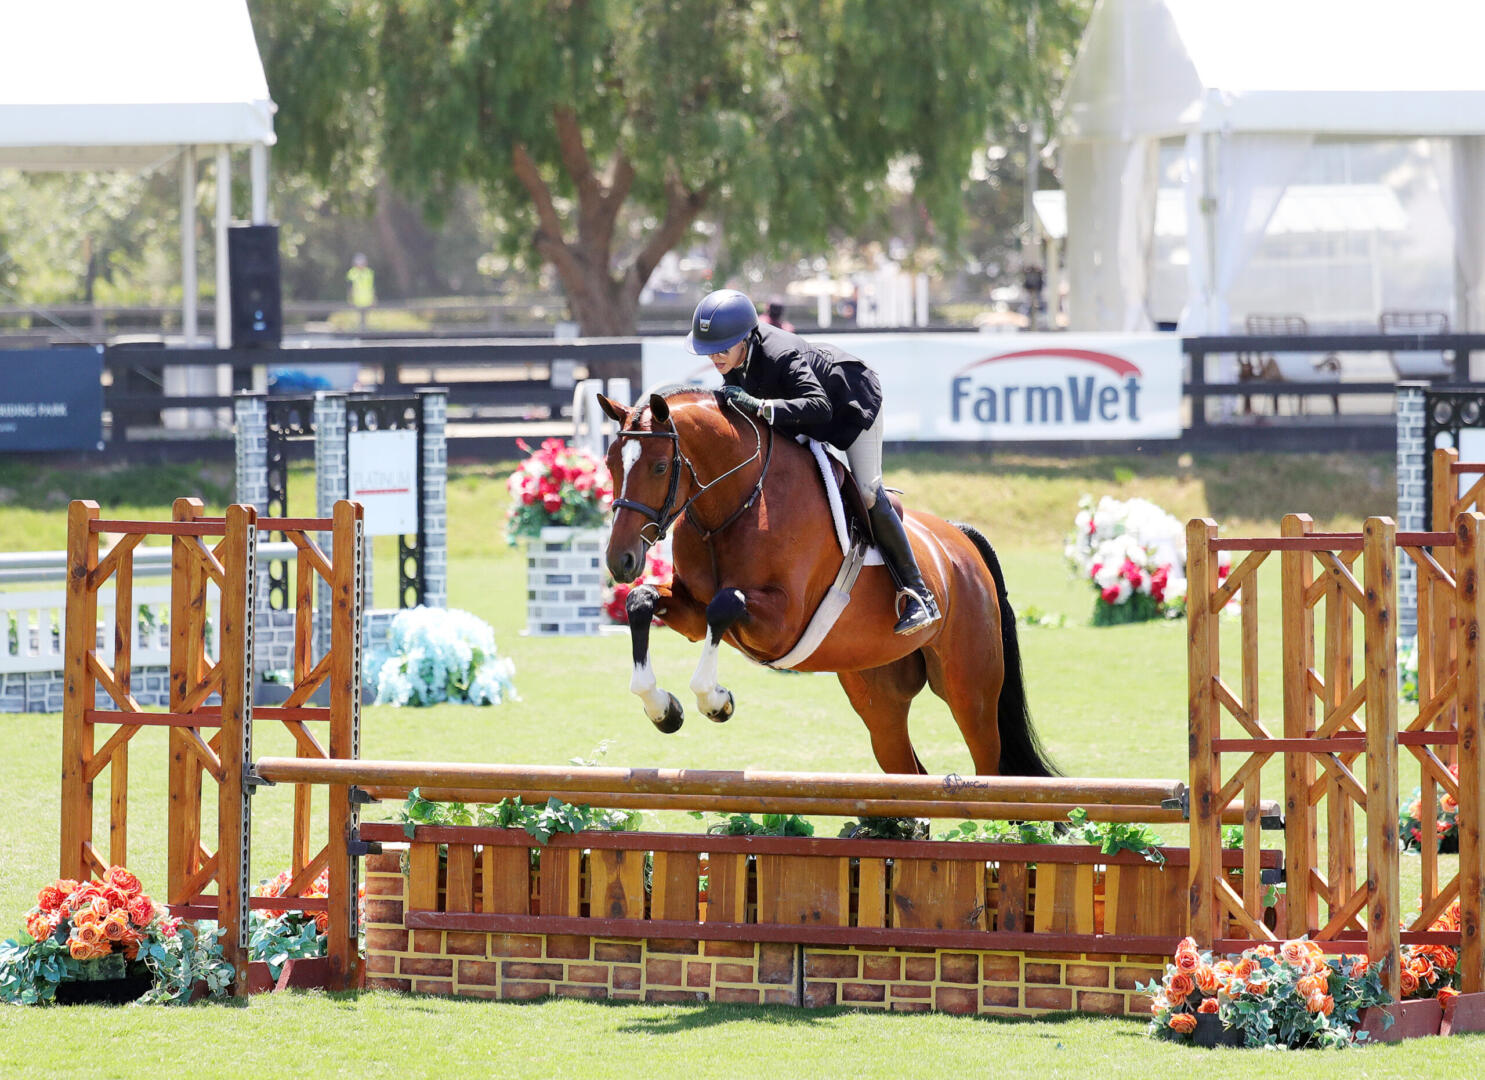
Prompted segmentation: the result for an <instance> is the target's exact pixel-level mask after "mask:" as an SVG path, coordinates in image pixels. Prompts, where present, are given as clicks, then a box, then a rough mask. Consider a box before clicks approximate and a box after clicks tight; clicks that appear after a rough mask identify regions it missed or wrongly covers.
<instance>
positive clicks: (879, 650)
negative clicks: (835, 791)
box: [599, 386, 1055, 776]
mask: <svg viewBox="0 0 1485 1080" xmlns="http://www.w3.org/2000/svg"><path fill="white" fill-rule="evenodd" d="M599 405H600V407H601V408H602V409H603V411H604V412H605V413H606V414H608V416H610V417H611V418H612V419H614V420H616V421H618V423H619V432H618V435H617V437H616V439H615V440H614V443H613V445H612V446H611V447H610V448H609V452H608V466H609V469H610V471H611V472H612V474H613V477H614V486H615V489H616V492H617V494H616V495H615V499H614V507H613V510H614V518H613V527H612V531H611V532H610V535H609V541H608V548H607V551H606V558H607V561H608V569H609V572H610V573H611V574H612V575H613V577H614V580H616V581H619V582H630V581H633V580H634V579H635V578H636V577H638V576H639V574H640V573H641V571H642V570H643V568H644V565H645V554H646V552H647V551H648V549H649V547H650V546H651V545H652V544H654V543H655V542H657V541H658V540H660V539H661V538H662V537H663V536H664V535H665V533H666V532H667V531H668V530H669V529H670V528H671V527H672V526H675V535H674V540H673V555H674V567H675V570H674V575H673V580H672V582H671V584H670V585H668V586H651V585H641V586H639V587H637V588H635V589H633V590H632V591H631V592H630V593H629V597H628V600H627V613H628V617H629V627H630V632H631V636H632V641H633V647H634V674H633V678H632V680H631V682H630V687H629V688H630V690H631V691H632V692H633V693H635V694H637V695H639V697H640V698H641V699H642V700H643V702H644V709H645V714H646V715H647V716H648V717H649V719H650V720H651V722H653V723H654V724H655V726H656V727H657V728H659V729H660V730H661V731H662V732H667V733H669V732H673V731H675V730H676V729H678V728H679V727H680V726H681V722H682V720H683V719H684V712H683V710H682V707H681V703H680V702H679V701H678V700H677V699H676V697H675V695H674V694H671V693H669V692H667V691H665V690H663V689H661V688H660V687H659V686H658V685H657V684H656V680H655V675H654V672H653V670H652V668H651V665H650V656H649V634H650V624H651V621H652V619H653V618H655V617H657V616H658V617H659V618H660V619H662V620H663V621H664V623H665V625H666V626H669V627H670V628H671V629H673V630H675V631H677V632H678V633H680V634H682V635H684V636H685V637H686V638H688V639H689V640H691V641H701V642H703V645H702V652H701V660H700V662H699V663H698V665H697V667H696V672H695V674H694V675H693V676H692V679H691V690H692V692H693V693H694V694H695V695H696V701H697V705H698V707H699V708H700V710H701V712H702V713H703V715H705V716H707V717H708V718H710V719H712V720H715V721H718V722H721V721H724V720H727V719H729V718H730V717H731V716H732V714H733V711H734V707H735V705H734V700H733V696H732V693H731V692H730V691H729V690H727V689H726V687H723V686H720V685H718V683H717V665H718V648H719V645H720V643H721V642H722V641H723V640H726V641H727V643H728V644H729V645H731V646H733V647H734V648H735V649H737V650H739V651H740V652H742V653H744V654H745V655H747V656H749V657H751V658H752V659H754V660H756V661H758V662H760V663H767V662H769V661H773V660H778V659H780V658H782V657H784V656H785V655H786V654H787V653H788V652H789V651H790V650H791V649H793V648H794V646H795V643H796V642H797V641H799V639H800V637H801V635H802V634H803V632H804V629H805V627H806V625H807V624H808V623H809V621H810V618H811V616H812V615H813V614H814V612H815V609H816V608H817V607H818V606H819V604H820V601H821V599H822V597H824V596H825V594H826V592H827V590H828V589H829V588H830V587H831V585H832V583H833V581H834V579H835V575H836V573H837V571H838V570H839V569H840V566H841V552H840V546H839V544H838V542H837V541H836V538H835V532H834V529H833V528H832V524H831V516H830V508H829V502H828V497H827V495H826V493H825V488H824V484H823V482H822V480H821V477H820V473H819V469H818V467H817V466H816V464H815V460H814V458H813V456H812V455H811V453H810V452H809V451H808V450H807V449H806V448H805V447H803V446H801V445H800V444H798V443H796V442H795V441H794V440H793V439H791V438H788V437H785V436H778V437H775V433H774V431H773V429H772V428H771V427H769V426H768V425H767V424H764V423H763V422H762V421H755V420H753V419H752V418H751V417H749V416H746V415H744V414H743V413H741V412H740V411H738V410H737V409H736V408H735V407H732V406H730V405H728V404H727V403H726V402H725V400H724V399H723V398H721V397H720V395H718V394H716V393H714V392H713V391H711V390H707V389H704V388H700V387H680V386H673V387H664V388H661V389H660V390H658V391H657V392H656V393H654V394H651V395H650V398H649V401H648V402H647V403H645V404H643V405H640V406H638V407H636V408H633V409H628V408H625V407H624V406H622V405H619V404H616V403H615V402H613V401H610V400H609V399H608V398H605V397H602V396H600V397H599ZM904 524H905V525H906V526H907V531H908V536H909V538H910V539H911V541H912V545H913V550H914V552H915V553H916V555H917V558H918V565H919V567H920V568H921V569H922V572H923V578H924V581H925V582H926V583H927V584H928V586H929V587H930V588H931V589H932V590H933V592H934V595H935V596H936V597H937V599H938V604H939V608H940V610H941V611H942V612H943V618H942V619H940V620H939V621H938V622H936V623H934V624H932V625H931V626H928V627H924V628H923V629H921V630H918V631H916V632H914V633H911V634H905V635H897V634H894V633H893V632H892V627H893V623H894V622H895V621H896V618H897V616H896V587H895V585H894V584H893V582H892V579H891V578H890V577H889V575H888V573H887V570H886V568H885V567H882V566H868V567H865V568H863V569H862V570H861V572H860V575H859V577H858V578H857V580H856V584H855V588H854V590H853V591H852V593H851V599H850V603H849V605H848V606H847V607H846V609H845V611H844V612H843V613H842V614H841V616H840V620H839V621H838V622H837V623H836V624H835V627H834V629H833V630H832V631H831V632H830V634H829V635H828V636H827V637H826V638H825V640H824V641H823V642H822V643H821V644H820V646H819V647H818V648H817V649H816V650H815V651H814V653H813V654H812V655H810V656H809V657H808V658H807V659H805V660H803V661H802V662H800V663H798V664H795V665H793V666H794V669H795V670H798V671H829V672H834V673H835V674H836V676H837V677H838V678H839V680H840V684H841V686H842V687H843V688H844V689H845V692H846V696H847V698H849V699H850V702H851V705H852V707H854V708H855V710H856V712H857V713H858V714H859V715H860V716H861V719H862V720H863V721H865V723H866V727H867V730H868V731H869V732H870V734H871V748H872V753H873V754H874V755H875V756H876V760H877V764H878V765H879V766H880V767H881V768H882V770H883V771H884V772H888V773H923V772H925V771H926V770H925V769H924V768H923V762H922V761H921V760H919V758H918V755H917V753H916V752H915V751H914V749H913V744H912V741H911V739H910V738H909V736H908V724H907V720H908V708H909V706H910V705H911V703H912V700H913V698H914V696H916V695H917V694H918V692H919V691H920V690H922V689H923V687H924V685H925V684H926V685H927V686H929V687H931V688H932V690H933V692H934V693H935V694H937V695H938V696H939V697H940V698H942V699H943V700H944V701H945V702H946V703H947V704H948V706H949V709H950V711H951V712H952V713H953V715H954V720H955V722H956V723H957V724H958V725H959V730H960V732H961V733H962V735H963V736H964V741H965V743H966V744H967V745H968V747H969V752H970V756H971V757H972V758H973V760H974V766H975V772H976V774H979V775H997V774H999V775H1015V776H1051V775H1055V773H1054V770H1053V769H1052V768H1051V766H1050V765H1049V764H1048V763H1047V761H1046V757H1045V754H1044V752H1043V751H1042V748H1041V745H1040V743H1039V741H1038V739H1037V736H1036V734H1035V732H1034V731H1033V729H1032V727H1031V718H1030V715H1029V713H1028V711H1027V707H1026V694H1025V686H1024V683H1023V680H1022V675H1021V657H1020V650H1019V647H1018V645H1017V641H1016V617H1015V614H1014V612H1013V611H1012V610H1011V605H1010V602H1009V601H1008V599H1007V597H1006V589H1005V578H1004V575H1003V573H1002V571H1001V568H1000V561H999V559H997V558H996V555H995V552H994V550H993V549H992V548H991V547H990V544H989V542H988V541H987V540H986V539H985V538H984V537H983V536H982V535H980V533H979V532H978V531H977V530H976V529H974V528H972V527H970V526H967V525H952V524H950V523H948V522H946V521H943V520H941V519H939V518H936V517H933V516H932V515H930V514H924V513H919V512H915V511H910V512H908V513H907V514H905V515H904Z"/></svg>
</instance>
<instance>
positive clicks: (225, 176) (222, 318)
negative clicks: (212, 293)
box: [217, 146, 232, 349]
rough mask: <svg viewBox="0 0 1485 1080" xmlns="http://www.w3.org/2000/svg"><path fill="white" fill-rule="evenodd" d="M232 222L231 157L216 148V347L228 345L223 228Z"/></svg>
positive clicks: (229, 318)
mask: <svg viewBox="0 0 1485 1080" xmlns="http://www.w3.org/2000/svg"><path fill="white" fill-rule="evenodd" d="M231 223H232V155H231V151H229V150H228V149H227V148H226V147H225V146H219V147H217V348H219V349H226V348H229V347H230V346H231V345H232V294H231V284H230V282H229V276H228V266H227V226H228V225H230V224H231Z"/></svg>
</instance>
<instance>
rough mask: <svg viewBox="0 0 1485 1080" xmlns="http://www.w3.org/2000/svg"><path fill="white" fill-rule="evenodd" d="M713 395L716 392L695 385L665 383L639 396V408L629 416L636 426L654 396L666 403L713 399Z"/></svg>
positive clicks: (648, 409) (647, 410)
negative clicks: (673, 400)
mask: <svg viewBox="0 0 1485 1080" xmlns="http://www.w3.org/2000/svg"><path fill="white" fill-rule="evenodd" d="M715 394H716V391H715V390H713V389H711V388H710V387H706V386H697V385H696V384H695V383H665V384H663V385H661V386H656V387H653V388H652V389H649V390H646V391H645V392H644V393H643V394H642V395H641V397H640V403H639V407H638V409H636V410H635V412H634V413H633V414H632V415H631V416H630V419H631V421H633V422H634V423H636V424H637V423H638V422H639V418H640V417H641V416H643V415H645V414H647V413H648V412H649V411H650V398H651V397H654V396H659V397H662V398H664V399H665V400H666V401H670V400H671V399H672V398H687V399H690V400H694V399H696V398H700V397H713V396H714V395H715Z"/></svg>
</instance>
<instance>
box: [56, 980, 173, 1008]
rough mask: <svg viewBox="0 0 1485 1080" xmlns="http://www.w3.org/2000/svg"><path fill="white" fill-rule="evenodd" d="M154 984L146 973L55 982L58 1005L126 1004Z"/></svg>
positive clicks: (136, 999)
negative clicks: (114, 977)
mask: <svg viewBox="0 0 1485 1080" xmlns="http://www.w3.org/2000/svg"><path fill="white" fill-rule="evenodd" d="M152 985H154V981H153V980H152V979H151V978H150V977H149V976H148V975H125V976H124V977H123V978H122V979H77V980H73V981H68V982H62V983H58V984H57V1004H58V1005H127V1004H128V1003H129V1002H131V1001H138V1000H139V999H140V998H141V997H143V996H144V994H145V992H146V991H148V990H149V988H150V987H151V986H152Z"/></svg>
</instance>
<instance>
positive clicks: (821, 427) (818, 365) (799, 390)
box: [722, 323, 882, 450]
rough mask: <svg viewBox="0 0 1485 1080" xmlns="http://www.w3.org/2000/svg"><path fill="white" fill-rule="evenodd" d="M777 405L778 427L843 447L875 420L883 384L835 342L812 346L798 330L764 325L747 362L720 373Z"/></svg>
mask: <svg viewBox="0 0 1485 1080" xmlns="http://www.w3.org/2000/svg"><path fill="white" fill-rule="evenodd" d="M722 381H723V382H724V383H726V384H727V385H728V386H741V387H742V388H743V389H744V390H746V391H747V392H748V393H750V394H752V395H753V396H754V397H756V398H761V399H763V400H765V401H772V402H773V403H774V427H776V428H777V429H778V430H779V431H782V432H783V433H784V434H786V435H807V436H809V437H810V438H812V439H818V440H819V441H820V442H826V443H830V444H831V445H832V446H837V447H839V448H840V449H842V450H845V449H846V448H847V447H849V446H850V445H851V444H852V443H853V442H855V441H856V437H857V436H858V435H860V434H861V433H862V432H863V431H865V430H866V429H867V428H869V427H871V425H872V423H873V422H875V420H876V418H877V413H878V412H880V411H881V408H882V387H881V383H879V382H878V381H877V373H876V372H874V371H872V370H871V368H869V367H867V366H866V364H865V362H864V361H862V360H859V359H857V358H856V357H854V356H852V355H851V354H850V353H848V352H844V351H842V350H840V349H837V348H835V347H834V346H831V345H811V344H810V343H809V342H807V341H805V340H804V338H802V337H800V336H799V335H798V334H791V333H789V331H787V330H780V329H779V328H778V327H776V326H769V325H768V324H767V323H761V324H759V326H758V336H757V337H756V338H755V339H754V340H753V344H752V346H751V348H749V350H748V362H747V363H746V364H744V365H742V366H741V367H737V368H734V369H733V370H732V371H729V372H728V373H727V374H726V375H724V376H723V377H722Z"/></svg>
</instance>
